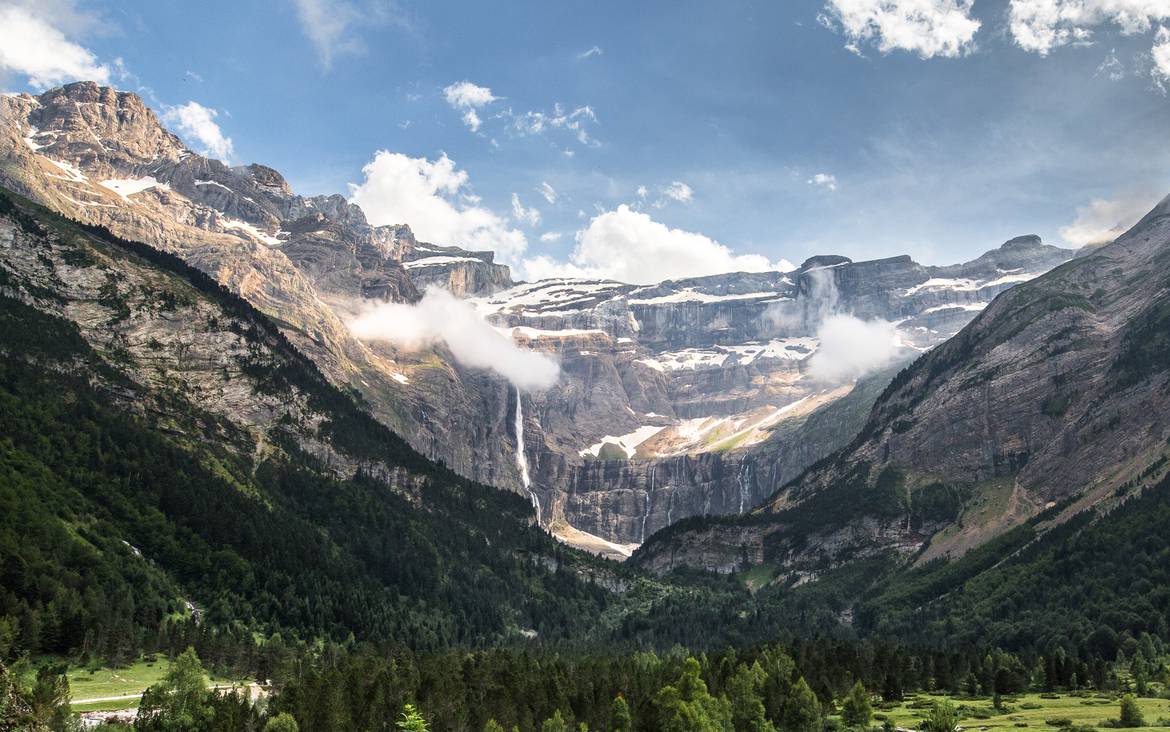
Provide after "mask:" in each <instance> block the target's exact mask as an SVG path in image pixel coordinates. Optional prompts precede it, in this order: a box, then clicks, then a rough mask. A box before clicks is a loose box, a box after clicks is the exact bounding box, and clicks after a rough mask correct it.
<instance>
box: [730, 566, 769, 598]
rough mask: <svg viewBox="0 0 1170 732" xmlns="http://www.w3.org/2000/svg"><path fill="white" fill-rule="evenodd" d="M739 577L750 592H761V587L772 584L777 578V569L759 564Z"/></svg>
mask: <svg viewBox="0 0 1170 732" xmlns="http://www.w3.org/2000/svg"><path fill="white" fill-rule="evenodd" d="M739 576H740V579H742V580H743V583H744V584H745V585H747V588H748V590H750V591H752V592H759V590H760V588H761V587H763V586H764V585H766V584H768V583H769V582H771V581H772V579H773V578H774V577H775V576H776V567H774V566H773V565H771V564H758V565H756V566H754V567H752V568H750V569H747V570H745V571H744V572H743V573H741V574H740V575H739Z"/></svg>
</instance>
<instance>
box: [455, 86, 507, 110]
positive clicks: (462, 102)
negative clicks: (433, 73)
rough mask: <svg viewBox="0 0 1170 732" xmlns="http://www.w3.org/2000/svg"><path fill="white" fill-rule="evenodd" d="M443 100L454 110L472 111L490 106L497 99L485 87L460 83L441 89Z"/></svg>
mask: <svg viewBox="0 0 1170 732" xmlns="http://www.w3.org/2000/svg"><path fill="white" fill-rule="evenodd" d="M443 98H444V99H446V100H447V104H450V105H451V106H452V107H455V108H456V109H474V108H476V107H482V106H484V105H485V104H491V103H492V102H494V101H496V100H497V99H499V97H497V96H495V95H493V94H492V90H491V89H489V88H488V87H486V86H479V85H478V84H473V83H471V82H470V81H466V80H464V81H460V82H456V83H454V84H451V85H450V86H447V87H445V88H444V89H443Z"/></svg>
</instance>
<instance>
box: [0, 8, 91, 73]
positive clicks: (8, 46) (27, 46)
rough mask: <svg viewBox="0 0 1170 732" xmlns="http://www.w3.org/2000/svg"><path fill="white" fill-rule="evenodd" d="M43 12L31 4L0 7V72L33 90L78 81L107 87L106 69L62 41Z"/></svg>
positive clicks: (51, 19)
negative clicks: (20, 79)
mask: <svg viewBox="0 0 1170 732" xmlns="http://www.w3.org/2000/svg"><path fill="white" fill-rule="evenodd" d="M51 5H55V4H52V3H51ZM65 7H68V4H66V6H65ZM47 10H49V8H47V7H45V6H43V5H39V4H35V3H33V4H29V5H28V6H25V5H24V4H13V5H8V6H6V7H0V71H4V72H8V73H13V74H18V75H20V76H24V77H26V78H27V80H28V85H29V86H31V87H33V88H34V89H47V88H49V87H51V86H56V85H58V84H63V83H65V82H69V81H79V80H84V81H96V82H97V83H99V84H108V83H109V82H110V74H111V71H110V68H109V67H108V66H106V65H104V64H102V63H99V62H98V60H97V57H96V56H94V54H93V53H92V52H90V51H89V50H88V49H86V48H84V47H83V46H80V45H78V44H76V43H74V42H72V41H70V40H69V39H68V38H66V36H65V34H64V33H62V31H61V30H59V28H58V25H57V23H56V20H57V18H56V17H55V16H54V14H52V13H45V11H47Z"/></svg>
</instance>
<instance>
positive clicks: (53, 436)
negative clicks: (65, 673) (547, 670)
mask: <svg viewBox="0 0 1170 732" xmlns="http://www.w3.org/2000/svg"><path fill="white" fill-rule="evenodd" d="M0 324H2V327H0V403H2V407H0V476H2V477H0V507H2V510H0V578H2V581H0V587H2V588H3V589H2V590H0V627H3V628H4V629H5V631H6V632H4V633H0V637H3V638H4V639H5V641H4V642H6V643H14V644H15V645H14V646H13V647H10V648H7V649H0V650H3V652H4V653H5V654H7V653H8V652H9V651H11V650H15V649H24V650H30V651H34V652H54V653H74V652H78V651H81V650H87V651H89V652H94V653H97V654H100V655H112V656H115V657H116V656H119V655H121V654H124V653H128V652H131V651H132V650H133V649H136V648H140V647H142V645H143V644H144V641H143V639H144V638H148V639H149V638H154V634H155V633H156V632H158V628H159V627H160V626H164V627H166V626H168V625H169V626H170V627H172V628H182V627H186V626H188V625H189V624H190V623H191V622H192V621H194V622H203V623H207V624H209V625H210V626H211V627H214V628H218V629H220V630H222V631H225V632H229V631H230V632H238V633H241V634H242V635H243V637H245V638H248V637H250V635H249V634H250V633H251V632H252V631H253V630H259V631H262V632H264V633H275V632H280V633H282V634H283V635H284V636H285V637H286V638H288V637H302V638H315V637H323V638H332V639H336V640H344V639H346V638H347V637H356V638H358V639H363V638H364V639H371V640H377V641H380V642H396V643H402V644H406V645H411V646H415V647H424V648H425V647H438V646H442V645H447V644H450V643H466V644H478V643H486V642H499V641H502V640H506V639H508V638H509V637H518V635H519V633H520V631H521V630H522V629H523V630H527V629H532V630H534V631H536V632H537V633H539V634H541V635H542V636H547V637H552V638H556V637H563V636H565V635H569V634H573V633H579V632H581V627H582V626H583V625H584V624H586V623H588V622H589V619H590V618H592V617H593V616H594V615H596V613H598V612H599V611H600V609H602V608H603V607H605V605H606V602H607V597H608V595H609V593H608V592H607V591H605V590H602V589H601V588H600V587H597V586H595V585H593V584H590V583H587V582H584V581H582V580H580V579H578V578H577V576H576V574H575V573H574V572H570V571H567V570H559V571H558V570H557V569H556V567H558V566H560V565H562V564H563V562H564V561H565V559H564V557H563V553H564V550H563V549H561V548H559V547H558V545H557V544H556V543H555V542H554V541H552V540H551V539H550V538H549V537H547V536H546V535H545V534H544V533H543V532H541V531H539V530H538V529H536V528H535V527H533V526H532V524H531V517H530V511H529V509H528V506H527V503H526V502H525V501H523V500H522V499H521V498H519V497H518V496H515V495H512V494H509V493H502V492H499V491H496V490H494V489H492V488H489V487H486V486H482V485H478V484H475V483H472V482H471V481H468V480H466V479H464V478H461V477H459V476H457V475H456V474H454V473H453V472H451V471H450V470H448V469H445V468H442V467H439V466H436V465H434V464H433V463H431V462H429V461H427V460H426V459H425V458H423V457H422V456H420V455H419V454H417V453H416V452H415V451H414V450H413V449H412V448H410V446H409V445H407V444H406V443H405V442H404V441H402V440H401V439H400V438H398V437H397V436H396V435H394V434H393V433H392V432H390V431H389V430H388V429H387V428H385V427H383V426H382V425H380V424H379V423H378V422H376V421H375V420H373V419H372V418H371V417H370V416H369V414H368V412H367V411H366V410H365V408H364V407H363V406H362V405H361V404H359V402H358V401H357V400H356V398H355V397H354V396H352V395H350V394H347V393H344V392H342V391H340V390H338V389H337V388H336V387H334V386H332V385H331V384H330V383H329V382H328V381H327V380H326V379H325V378H324V377H323V376H322V375H321V374H320V372H319V371H318V370H317V368H316V367H315V366H314V365H313V363H312V362H311V361H309V360H308V359H306V358H305V357H304V356H302V355H301V354H300V353H299V352H298V351H297V350H296V349H295V347H293V346H292V345H291V344H290V343H289V342H288V340H286V338H285V337H284V336H283V335H282V333H281V332H280V331H279V330H278V329H277V328H276V327H274V326H273V325H272V324H271V323H270V322H269V321H268V319H267V318H265V317H264V316H263V315H261V314H260V313H258V312H257V311H256V310H255V309H254V308H252V306H250V305H249V304H247V303H246V302H244V301H243V300H242V299H240V298H239V297H238V296H236V295H234V294H232V293H231V292H230V291H228V290H226V289H224V288H222V287H221V286H220V285H218V284H217V283H215V282H214V281H213V280H211V279H210V278H208V277H207V276H206V275H204V274H203V273H202V272H200V271H199V270H197V269H194V268H191V267H190V266H188V265H187V264H185V263H183V262H182V261H181V260H179V259H177V258H175V257H173V256H171V255H169V254H164V253H161V252H158V251H156V250H153V249H151V248H150V247H147V246H144V245H141V244H135V243H133V242H128V241H125V240H122V239H118V238H116V237H113V236H111V235H109V234H107V233H104V232H103V231H102V230H98V229H95V228H89V229H83V228H81V227H79V226H78V225H75V224H72V223H70V222H67V221H65V220H63V219H61V218H58V217H57V216H55V215H53V214H49V213H47V212H44V211H42V210H39V209H38V208H37V207H35V206H33V205H32V204H23V203H18V202H15V199H13V198H11V197H10V196H9V195H8V194H3V195H0Z"/></svg>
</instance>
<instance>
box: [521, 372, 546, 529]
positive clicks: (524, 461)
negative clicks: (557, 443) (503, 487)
mask: <svg viewBox="0 0 1170 732" xmlns="http://www.w3.org/2000/svg"><path fill="white" fill-rule="evenodd" d="M516 467H517V468H518V469H519V470H520V482H521V483H522V484H523V485H524V490H526V491H528V497H529V498H530V499H532V508H533V509H534V510H535V511H536V523H538V524H540V525H541V526H543V525H544V523H543V521H542V518H541V514H540V496H538V495H536V491H534V490H532V479H531V478H530V477H529V476H528V456H527V455H525V454H524V407H523V405H522V403H521V400H520V387H516Z"/></svg>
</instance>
